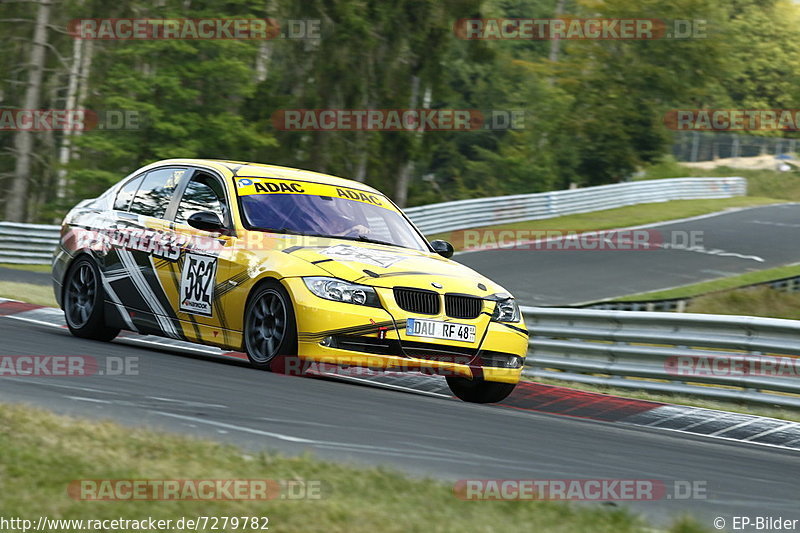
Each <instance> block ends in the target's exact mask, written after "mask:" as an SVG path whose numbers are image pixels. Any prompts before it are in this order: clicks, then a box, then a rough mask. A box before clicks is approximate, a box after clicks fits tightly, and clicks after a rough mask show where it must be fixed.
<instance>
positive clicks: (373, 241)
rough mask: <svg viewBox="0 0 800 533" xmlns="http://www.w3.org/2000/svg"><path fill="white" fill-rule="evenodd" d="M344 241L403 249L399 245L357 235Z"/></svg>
mask: <svg viewBox="0 0 800 533" xmlns="http://www.w3.org/2000/svg"><path fill="white" fill-rule="evenodd" d="M343 238H344V239H352V240H354V241H361V242H369V243H372V244H385V245H386V246H399V247H400V248H405V246H402V245H400V244H396V243H393V242H388V241H382V240H380V239H373V238H371V237H367V236H366V235H359V236H358V237H343Z"/></svg>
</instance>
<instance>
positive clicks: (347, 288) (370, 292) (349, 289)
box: [303, 277, 381, 307]
mask: <svg viewBox="0 0 800 533" xmlns="http://www.w3.org/2000/svg"><path fill="white" fill-rule="evenodd" d="M303 281H304V282H305V284H306V287H308V290H310V291H311V292H313V293H314V294H316V295H317V296H319V297H320V298H325V299H326V300H333V301H334V302H345V303H349V304H356V305H368V306H370V307H380V306H381V303H380V301H379V300H378V295H377V294H375V289H373V288H372V287H367V286H366V285H356V284H355V283H348V282H347V281H342V280H340V279H336V278H323V277H314V278H303Z"/></svg>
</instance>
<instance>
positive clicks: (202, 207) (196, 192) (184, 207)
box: [175, 174, 227, 223]
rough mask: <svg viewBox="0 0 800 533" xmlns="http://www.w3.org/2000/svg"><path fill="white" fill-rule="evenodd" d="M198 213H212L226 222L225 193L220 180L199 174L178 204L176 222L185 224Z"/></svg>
mask: <svg viewBox="0 0 800 533" xmlns="http://www.w3.org/2000/svg"><path fill="white" fill-rule="evenodd" d="M198 211H211V212H213V213H216V214H217V216H218V217H219V219H220V220H221V221H223V222H225V215H226V214H227V207H226V203H225V192H224V191H223V189H222V184H221V183H220V182H219V180H217V179H215V178H213V177H212V176H209V175H207V174H197V175H195V176H194V177H192V181H190V182H189V184H188V185H187V186H186V190H185V191H184V192H183V197H182V198H181V201H180V203H179V204H178V212H177V213H176V214H175V222H179V223H185V222H186V220H187V219H188V218H189V217H190V216H192V215H193V214H194V213H197V212H198Z"/></svg>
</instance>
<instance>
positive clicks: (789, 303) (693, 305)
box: [686, 287, 800, 320]
mask: <svg viewBox="0 0 800 533" xmlns="http://www.w3.org/2000/svg"><path fill="white" fill-rule="evenodd" d="M686 311H687V312H689V313H709V314H715V315H747V316H763V317H769V318H788V319H791V320H800V293H796V292H781V291H776V290H775V289H771V288H769V287H753V288H748V289H736V290H731V291H723V292H716V293H713V294H706V295H705V296H699V297H697V298H695V299H693V300H692V301H691V302H689V305H688V306H687V308H686Z"/></svg>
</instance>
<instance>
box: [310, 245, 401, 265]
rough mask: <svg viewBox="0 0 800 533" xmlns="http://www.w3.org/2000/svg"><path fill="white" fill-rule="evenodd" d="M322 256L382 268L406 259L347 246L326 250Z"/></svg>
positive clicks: (369, 249) (373, 250) (368, 249)
mask: <svg viewBox="0 0 800 533" xmlns="http://www.w3.org/2000/svg"><path fill="white" fill-rule="evenodd" d="M320 254H322V255H325V256H328V257H330V258H331V259H335V260H337V261H355V262H357V263H366V264H368V265H373V266H377V267H381V268H389V267H390V266H392V265H394V264H395V263H399V262H400V261H402V260H404V259H405V257H403V256H401V255H396V254H392V253H387V252H382V251H380V250H375V249H372V248H361V247H359V246H349V245H347V244H337V245H336V246H331V247H330V248H325V249H324V250H322V251H321V252H320Z"/></svg>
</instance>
